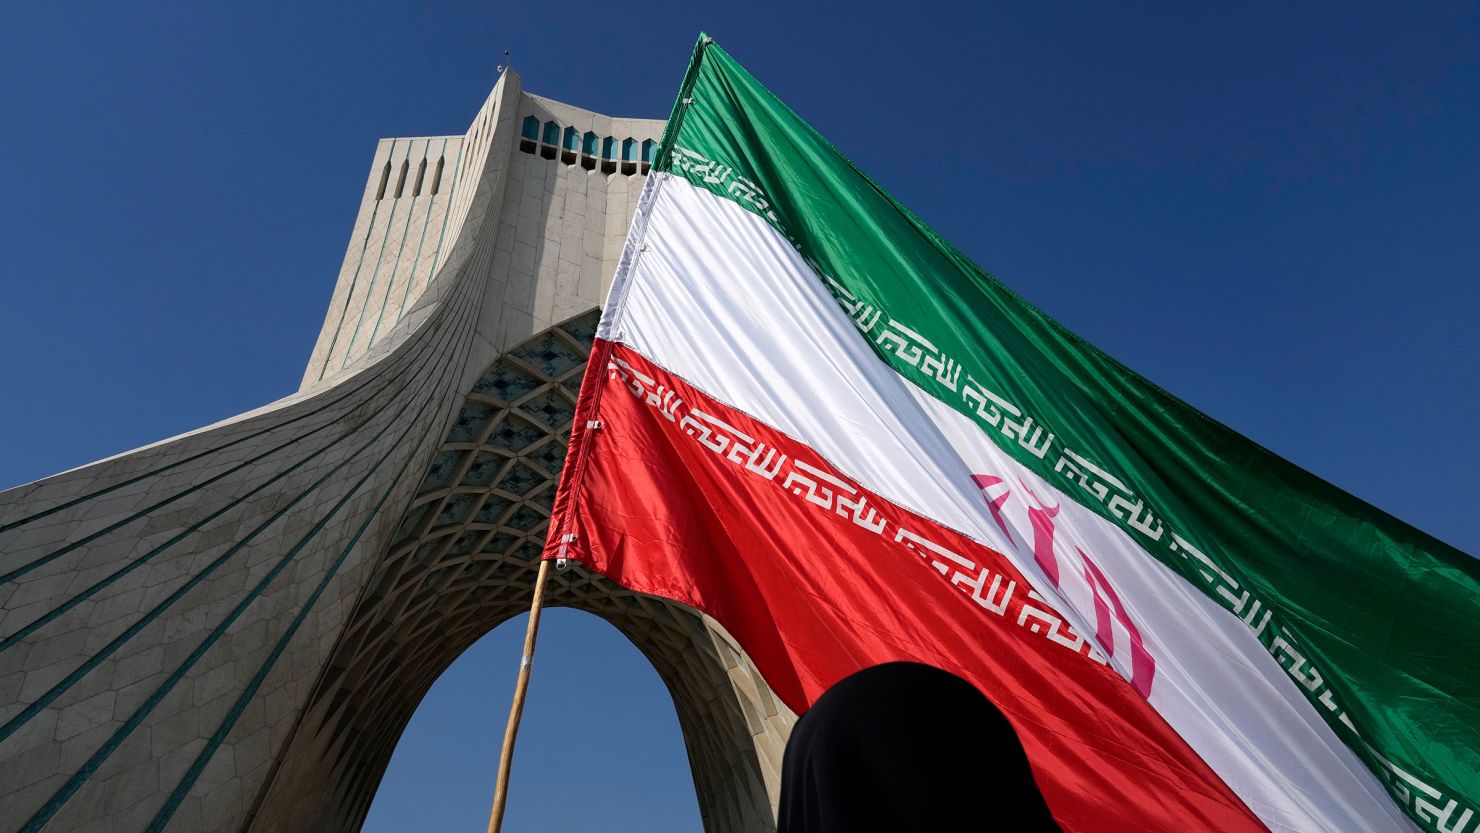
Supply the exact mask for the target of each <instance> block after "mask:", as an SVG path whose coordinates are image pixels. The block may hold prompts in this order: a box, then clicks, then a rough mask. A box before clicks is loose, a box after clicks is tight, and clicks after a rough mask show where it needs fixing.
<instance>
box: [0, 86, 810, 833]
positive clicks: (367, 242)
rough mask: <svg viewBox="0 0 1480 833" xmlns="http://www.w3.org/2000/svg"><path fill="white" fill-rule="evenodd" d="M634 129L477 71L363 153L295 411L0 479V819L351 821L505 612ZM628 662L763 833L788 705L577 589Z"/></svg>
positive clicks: (710, 821)
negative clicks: (340, 254) (444, 126)
mask: <svg viewBox="0 0 1480 833" xmlns="http://www.w3.org/2000/svg"><path fill="white" fill-rule="evenodd" d="M662 127H663V123H662V122H661V121H648V120H631V119H615V118H608V117H606V116H602V115H598V114H596V113H591V112H587V111H585V110H580V109H577V108H575V107H571V106H569V105H565V104H561V103H558V102H555V101H550V100H548V99H544V98H540V97H538V96H534V95H531V94H528V93H525V92H524V91H523V90H522V89H521V87H520V82H519V78H518V76H517V75H515V74H513V73H512V72H506V73H504V75H503V77H502V78H501V79H500V80H499V82H498V84H497V85H496V86H495V87H494V89H493V92H492V94H491V95H490V96H489V98H488V100H487V102H486V103H485V104H484V105H483V107H482V109H481V110H479V112H478V114H477V117H476V118H474V119H473V123H472V125H471V126H470V127H469V128H468V132H467V133H466V134H464V135H462V136H436V137H428V138H410V139H383V140H381V141H380V143H379V146H378V147H377V148H376V152H375V158H374V160H373V161H372V163H371V165H370V175H369V178H368V180H367V183H366V188H365V195H364V199H363V200H362V201H361V203H360V212H359V217H358V218H357V220H356V222H355V227H354V232H353V234H352V236H351V238H350V242H349V246H348V248H347V250H346V253H345V258H344V265H343V267H342V268H341V270H340V273H339V282H338V284H337V285H336V287H335V290H334V295H333V300H332V301H331V302H330V304H329V312H328V315H327V317H326V318H325V320H324V327H323V331H322V332H321V333H320V334H319V339H318V343H317V345H316V346H315V347H314V350H313V355H312V357H311V358H310V359H309V362H308V368H307V370H306V371H305V372H304V376H303V383H302V386H301V387H300V389H299V390H298V392H297V393H295V394H294V395H292V396H289V397H287V398H286V399H283V400H280V401H278V402H274V403H272V404H270V405H267V406H265V407H263V408H260V409H258V410H255V411H252V412H250V413H246V414H242V415H241V416H238V417H235V418H233V419H229V420H226V421H224V422H221V423H218V424H216V425H212V426H209V427H206V428H202V429H200V430H198V431H194V432H192V433H189V434H185V435H182V436H179V437H175V438H172V439H169V440H165V441H162V442H159V443H155V444H154V445H151V446H147V447H145V448H141V449H138V450H135V451H131V452H129V453H127V454H121V455H119V456H117V457H111V458H109V459H107V460H102V461H100V462H97V463H93V464H92V465H89V466H84V467H82V468H79V469H74V470H72V471H69V472H65V473H63V474H59V475H56V476H54V477H50V478H47V479H45V480H42V481H39V482H37V483H32V484H30V485H26V486H21V487H18V488H15V489H11V490H9V491H7V492H3V493H0V721H3V725H0V831H21V830H23V831H37V830H43V829H44V830H57V831H63V830H65V831H79V833H80V831H114V833H132V831H161V830H168V831H232V833H248V832H249V831H315V833H318V832H319V831H324V832H326V833H332V832H333V831H353V830H357V829H358V828H359V826H360V824H361V822H362V820H363V819H364V817H365V813H366V811H367V809H368V808H369V805H370V800H371V798H372V797H373V796H374V794H375V790H376V787H377V786H378V784H379V782H380V778H381V774H382V773H383V772H384V770H385V767H386V764H387V762H388V760H389V759H390V756H391V752H392V750H393V749H394V748H395V745H396V741H397V739H398V738H399V736H400V734H401V731H402V729H403V728H404V727H405V725H406V723H407V721H408V720H409V719H410V717H411V714H412V712H413V711H414V710H415V709H416V706H417V703H418V702H420V700H421V698H422V696H423V695H424V694H425V693H426V691H427V689H428V688H429V687H430V686H431V684H432V682H433V681H434V680H436V679H437V677H438V675H440V674H441V673H442V672H443V670H445V669H446V668H447V667H448V666H449V665H450V664H451V663H452V661H453V660H454V659H456V658H457V656H458V655H459V654H460V653H461V652H462V651H463V650H464V649H465V648H467V647H468V646H469V645H471V644H472V643H473V642H474V641H475V640H477V639H478V638H479V637H481V636H483V635H484V634H485V633H487V632H488V631H489V630H491V629H493V628H495V627H497V626H498V625H499V623H501V622H503V621H504V620H505V619H508V618H509V617H511V616H513V615H515V614H517V613H519V612H521V611H524V610H526V609H527V608H528V606H529V601H530V596H531V593H532V590H533V587H532V585H533V579H534V575H535V570H536V566H537V565H536V561H535V559H536V558H537V557H538V555H539V553H540V548H541V545H542V544H543V541H544V537H545V528H546V524H547V519H548V516H549V513H550V504H551V501H552V500H553V498H554V494H555V483H556V478H557V476H558V475H559V472H560V467H561V463H562V461H563V460H564V458H565V454H566V447H565V443H566V440H567V438H568V436H569V433H570V429H571V419H572V412H573V410H574V407H575V398H576V391H577V387H578V385H579V384H580V379H581V372H582V369H583V368H584V366H585V364H586V356H587V352H588V347H589V345H590V343H591V339H592V336H593V333H594V331H595V327H596V322H597V318H598V315H599V307H600V304H601V301H602V298H604V297H605V294H606V289H607V283H608V282H609V281H610V280H611V277H612V274H613V272H614V270H615V267H616V262H617V258H618V255H619V253H620V251H621V247H622V242H623V239H624V237H625V235H626V232H627V227H628V223H629V221H630V219H631V214H632V211H633V208H634V205H635V203H636V201H637V197H638V193H639V192H640V190H641V188H642V183H643V179H644V176H645V175H646V173H647V170H648V164H649V160H650V159H651V158H652V154H653V153H654V152H655V149H656V145H657V139H658V137H659V134H660V132H661V130H662ZM548 599H549V602H548V603H549V604H555V605H565V606H569V607H576V608H580V609H582V610H586V611H590V612H591V613H594V614H596V615H598V616H601V617H602V618H604V619H606V620H607V621H609V622H611V623H612V624H613V625H615V626H616V627H617V628H618V629H619V630H621V631H622V632H623V633H624V634H626V635H627V637H628V638H630V639H631V640H632V642H633V643H634V644H635V645H637V647H638V648H639V649H641V650H642V652H643V653H644V654H645V655H646V656H647V657H648V659H649V660H650V661H651V662H652V663H653V666H654V667H655V668H656V669H657V670H658V673H659V674H660V675H661V676H662V678H663V680H664V681H665V682H666V683H667V685H668V688H669V690H670V691H671V693H672V695H673V701H674V704H675V705H676V707H677V709H678V717H679V721H680V724H681V725H682V727H683V732H684V738H685V742H686V744H687V747H688V754H689V760H690V762H691V764H692V766H693V773H694V783H695V786H696V788H697V790H698V795H699V806H700V811H701V813H702V815H703V818H704V824H705V828H706V829H707V830H709V831H712V833H720V832H721V831H740V830H766V829H772V828H773V827H774V822H773V819H774V811H773V808H774V806H775V802H776V797H777V790H778V783H777V777H778V772H779V769H780V761H781V750H782V747H783V745H784V742H785V738H786V736H787V734H788V732H789V730H790V726H791V724H792V722H793V720H794V716H793V715H792V714H791V713H790V712H789V711H787V709H786V708H785V707H784V706H782V705H781V704H780V703H779V702H778V701H777V700H776V699H774V697H773V696H772V694H771V692H770V690H769V689H768V688H767V686H766V684H765V683H764V682H762V681H761V679H760V677H759V676H758V675H757V674H756V673H755V671H754V669H753V666H752V665H751V663H750V662H749V661H748V660H747V659H746V657H745V656H744V655H743V653H742V652H741V651H740V650H739V649H738V648H737V647H736V645H735V643H734V641H733V640H732V639H730V638H729V636H727V635H726V634H725V633H724V632H722V630H721V629H720V628H719V627H718V626H717V625H716V624H715V623H713V622H712V621H710V620H707V619H705V618H702V617H700V616H698V615H696V614H695V613H693V612H692V611H690V610H689V609H687V608H683V607H679V606H676V605H674V604H671V603H668V602H665V601H661V600H658V599H653V598H650V597H645V596H639V595H636V594H634V593H631V592H628V591H626V590H623V589H621V588H618V587H615V586H614V585H612V584H610V583H606V582H605V581H604V580H602V579H599V578H597V577H594V576H593V575H591V574H589V573H585V572H583V571H582V570H581V568H580V567H578V566H577V567H575V568H573V569H571V570H569V571H567V572H564V573H559V574H556V575H554V577H553V578H552V584H551V585H550V587H549V596H548Z"/></svg>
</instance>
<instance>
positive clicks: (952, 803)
mask: <svg viewBox="0 0 1480 833" xmlns="http://www.w3.org/2000/svg"><path fill="white" fill-rule="evenodd" d="M777 826H778V831H779V833H857V832H858V831H872V830H879V831H899V832H900V833H906V832H907V831H921V832H922V833H924V831H929V832H930V833H941V832H942V831H956V830H966V831H999V830H1000V831H1014V833H1037V832H1038V831H1052V832H1053V833H1059V827H1058V825H1057V824H1055V823H1054V821H1053V817H1052V816H1051V815H1050V814H1049V811H1048V806H1047V805H1046V804H1045V803H1044V801H1043V796H1042V794H1040V793H1039V791H1038V787H1037V785H1036V784H1035V783H1034V782H1033V773H1032V771H1031V770H1030V769H1029V767H1028V757H1027V755H1026V754H1025V753H1024V752H1023V746H1022V744H1021V743H1020V742H1019V741H1018V738H1017V734H1016V733H1015V732H1013V730H1012V726H1011V725H1010V724H1009V723H1008V722H1007V718H1005V717H1003V716H1002V713H1001V712H1000V711H998V710H997V708H996V707H995V706H993V705H992V704H991V702H990V701H988V700H987V698H986V697H985V696H983V695H982V693H981V692H980V691H978V690H977V689H976V687H975V686H973V685H971V684H970V683H968V682H966V681H965V680H963V679H961V678H960V677H957V676H955V675H953V674H950V673H947V672H945V671H942V670H940V669H938V668H932V667H930V666H928V665H919V664H916V663H912V662H893V663H889V664H887V665H877V666H874V667H873V668H867V669H864V670H863V671H859V672H858V673H856V674H854V675H852V676H850V677H848V678H846V679H844V680H842V681H841V682H839V683H838V684H837V685H835V686H833V687H832V688H830V689H828V690H827V692H826V693H824V694H823V695H822V696H821V697H820V698H818V700H817V702H816V704H814V705H813V706H812V708H811V709H810V710H809V711H808V712H807V713H806V714H805V715H803V716H802V718H801V719H800V720H798V721H797V724H796V726H795V727H794V729H793V730H792V735H791V740H790V741H788V742H787V745H786V755H785V758H784V760H783V763H782V767H781V812H780V816H779V819H778V825H777Z"/></svg>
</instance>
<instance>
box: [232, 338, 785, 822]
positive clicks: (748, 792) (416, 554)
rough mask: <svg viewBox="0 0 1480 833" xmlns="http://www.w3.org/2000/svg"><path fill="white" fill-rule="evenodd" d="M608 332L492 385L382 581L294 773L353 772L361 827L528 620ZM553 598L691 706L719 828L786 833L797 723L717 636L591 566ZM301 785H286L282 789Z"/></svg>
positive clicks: (347, 640)
mask: <svg viewBox="0 0 1480 833" xmlns="http://www.w3.org/2000/svg"><path fill="white" fill-rule="evenodd" d="M599 317H600V311H599V310H591V311H590V312H588V313H585V314H584V315H580V316H577V317H576V318H573V319H571V320H569V321H566V322H564V323H562V324H560V325H558V326H556V327H553V328H551V329H550V330H547V331H546V332H544V333H541V334H539V335H537V336H535V337H534V338H532V339H529V340H528V341H526V342H524V343H523V344H520V345H519V346H517V347H515V348H514V349H513V350H510V351H509V352H508V353H507V354H505V355H504V356H503V357H501V358H500V359H498V361H496V362H494V363H493V365H492V366H491V367H489V368H488V369H487V370H486V371H485V372H484V373H483V374H482V375H481V376H480V377H479V379H478V380H477V382H476V383H475V384H474V385H473V388H472V390H471V391H469V392H468V393H467V395H466V397H465V399H464V401H463V403H462V406H461V408H460V409H459V411H458V412H457V415H456V417H455V418H454V419H453V421H452V425H451V428H450V429H449V431H448V433H447V438H446V441H445V442H444V443H443V444H442V446H441V447H440V448H438V449H437V450H436V451H434V452H433V454H432V459H431V463H430V465H429V466H428V467H427V471H426V476H425V477H424V479H423V480H422V484H421V487H420V490H419V491H418V493H417V495H416V496H415V497H414V498H413V499H412V501H411V505H410V507H409V508H408V509H407V510H406V513H405V516H404V518H403V519H402V521H401V523H400V526H399V528H398V531H397V533H396V536H395V540H394V543H392V544H391V547H390V551H389V552H388V553H387V555H386V556H385V558H384V559H383V560H382V562H381V563H380V565H379V567H378V568H377V569H376V571H375V574H374V575H373V576H372V577H371V579H370V580H369V581H368V582H367V585H366V586H367V588H368V590H367V594H366V596H365V598H364V599H362V601H361V602H360V604H359V606H358V607H357V608H356V610H355V613H354V616H353V617H352V619H351V621H350V624H349V626H348V628H347V629H346V632H345V636H344V638H343V640H342V642H341V644H340V645H339V647H338V649H337V650H336V652H335V655H334V658H333V660H332V662H331V663H330V667H329V670H328V672H327V674H326V677H325V680H324V682H323V683H322V684H321V685H320V686H319V688H318V691H317V692H316V694H315V699H314V702H313V703H312V704H311V705H310V707H309V711H308V715H307V717H306V718H305V721H304V723H303V724H302V725H301V726H300V727H299V728H298V730H297V732H296V733H295V734H296V736H295V739H294V746H293V748H292V750H291V752H292V754H290V756H289V762H288V764H287V765H288V766H289V767H293V766H320V765H322V764H323V762H325V761H335V762H340V763H338V764H336V766H337V767H338V769H337V770H336V773H335V775H336V779H335V784H334V786H335V788H336V790H341V791H343V794H342V795H340V796H339V798H340V799H341V800H343V801H346V802H348V803H349V804H350V805H351V806H355V807H357V808H358V812H359V813H360V814H363V813H364V812H365V811H366V810H367V809H368V805H369V802H370V799H371V798H372V797H373V795H374V791H375V788H376V786H377V785H378V783H379V778H380V774H381V772H382V771H383V768H384V766H385V764H386V762H387V761H388V759H389V756H390V753H391V751H392V750H393V749H394V746H395V742H396V740H397V739H398V738H399V736H400V733H401V730H402V728H403V727H404V726H405V723H406V722H407V721H408V720H409V719H410V717H411V714H412V712H413V711H414V710H415V708H416V705H417V703H418V702H419V701H420V700H421V698H422V696H423V695H424V694H425V692H426V690H427V689H428V688H429V687H430V686H431V684H432V683H433V682H434V681H435V680H436V678H437V677H438V676H439V675H440V674H441V673H442V672H443V671H444V670H445V669H446V668H447V667H448V666H449V665H450V664H451V663H452V661H453V660H455V659H456V657H457V656H458V655H459V654H460V653H462V651H463V650H465V649H466V648H467V647H468V646H469V645H471V644H472V643H473V642H475V641H476V640H477V639H478V638H479V637H481V636H483V635H484V634H486V633H487V632H488V631H489V630H491V629H493V628H494V627H496V626H497V625H498V624H499V623H501V622H503V621H504V620H506V619H508V618H510V617H512V616H515V615H518V614H519V613H522V612H524V611H525V610H527V609H528V606H529V600H530V596H531V593H532V592H533V580H534V576H535V571H536V569H537V566H538V562H537V559H538V557H539V554H540V551H541V548H542V546H543V544H544V540H545V531H546V528H547V525H548V523H549V517H550V512H551V506H552V503H553V501H554V498H555V487H556V483H557V481H558V479H559V477H560V467H561V464H562V463H563V462H564V460H565V453H566V440H567V439H568V437H569V435H570V429H571V420H572V418H573V416H574V413H575V404H576V396H577V393H578V391H579V388H580V381H581V376H582V374H583V373H584V372H585V367H586V358H587V356H588V354H589V352H590V348H591V343H592V339H593V338H594V336H595V332H596V323H597V321H598V319H599ZM547 592H548V595H547V603H548V604H550V605H552V606H565V607H573V608H578V609H581V610H585V611H588V612H591V613H594V614H596V615H598V616H601V617H602V618H604V619H606V620H607V621H609V622H611V623H612V624H613V625H615V626H616V627H617V628H618V629H619V630H621V631H622V632H623V633H624V634H626V635H627V636H628V637H629V638H630V639H632V641H633V643H634V644H636V645H637V647H638V648H639V649H641V650H642V651H643V653H644V654H645V655H646V656H647V657H648V658H649V659H650V660H651V661H652V662H653V665H654V667H655V668H656V669H657V671H658V673H659V675H660V676H661V677H662V678H663V680H664V681H665V683H667V685H668V686H669V688H670V689H671V691H672V693H673V697H674V702H675V704H676V706H677V707H678V713H679V721H680V725H681V726H682V727H683V730H684V734H685V737H686V740H687V743H688V746H689V755H690V759H691V763H692V764H693V768H694V775H695V780H696V782H697V786H698V787H699V795H700V803H701V813H702V815H703V817H704V819H705V826H706V829H709V830H713V831H731V830H735V831H738V830H764V829H770V828H772V827H773V826H774V825H773V822H772V820H771V817H770V807H771V805H772V803H773V801H774V795H775V791H776V789H777V779H778V776H779V770H780V755H781V750H782V748H783V746H784V744H785V738H786V735H787V734H788V733H789V732H790V727H791V723H792V722H793V721H794V719H795V718H794V716H793V715H792V714H791V713H790V712H789V711H788V710H787V709H786V707H785V706H783V705H781V704H780V703H779V702H777V701H776V700H775V699H774V698H773V697H772V695H771V693H770V690H769V689H768V688H767V687H766V685H765V684H764V683H763V682H762V681H761V680H760V678H759V676H758V675H757V674H756V673H755V670H754V668H753V666H751V665H750V664H749V663H748V662H747V661H745V660H744V659H743V657H742V654H741V653H740V651H739V649H738V648H737V647H736V646H735V645H734V643H733V641H732V640H731V638H730V637H729V636H728V635H727V634H725V633H724V632H723V631H722V630H721V629H720V628H719V626H718V625H717V623H714V622H713V621H712V620H709V619H707V618H706V617H702V616H700V615H698V614H696V613H695V612H693V611H691V610H689V609H688V608H685V607H682V606H680V605H677V604H674V603H672V602H669V601H667V600H664V599H657V598H653V597H648V596H642V595H639V594H636V593H632V592H630V591H627V590H625V589H623V588H621V587H618V586H616V585H613V584H611V583H610V582H608V581H606V580H605V579H604V578H602V577H601V576H598V575H595V574H592V573H590V572H588V571H586V570H584V569H583V568H581V567H580V566H579V565H576V566H574V567H572V568H571V569H570V570H568V571H566V572H564V573H555V574H553V575H552V578H551V584H550V587H549V588H548V591H547ZM388 635H391V636H390V637H389V638H387V637H388ZM717 691H725V692H732V693H733V696H732V697H716V696H715V693H716V692H717ZM309 726H312V727H313V728H312V729H309V728H308V727H309ZM310 747H313V748H314V752H313V753H312V755H311V756H306V753H307V751H308V748H310ZM752 749H753V750H755V751H756V753H757V754H755V755H753V756H747V755H741V754H737V752H740V751H750V750H752ZM309 757H311V758H312V759H309ZM284 774H286V773H284ZM293 783H294V779H292V778H285V777H283V775H279V777H278V778H277V779H276V786H275V787H274V789H279V790H285V791H291V789H292V785H293ZM270 803H276V804H282V803H283V802H281V801H277V802H270ZM313 806H314V805H313V803H312V802H305V803H304V804H303V805H302V806H301V809H300V811H301V812H303V813H307V814H310V815H311V814H313V813H314V809H313ZM319 806H323V805H322V804H320V805H319ZM323 823H325V824H330V823H332V820H330V819H323ZM259 827H261V826H260V825H259ZM262 829H266V828H262Z"/></svg>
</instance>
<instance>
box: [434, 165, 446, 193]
mask: <svg viewBox="0 0 1480 833" xmlns="http://www.w3.org/2000/svg"><path fill="white" fill-rule="evenodd" d="M446 161H447V157H445V156H438V157H437V170H435V171H433V172H432V196H434V197H435V196H437V192H438V191H441V190H442V163H443V162H446Z"/></svg>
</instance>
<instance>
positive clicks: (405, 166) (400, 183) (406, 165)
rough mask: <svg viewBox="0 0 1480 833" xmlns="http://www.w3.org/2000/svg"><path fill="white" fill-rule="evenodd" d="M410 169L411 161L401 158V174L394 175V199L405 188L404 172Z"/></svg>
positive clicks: (399, 196) (398, 197) (397, 197)
mask: <svg viewBox="0 0 1480 833" xmlns="http://www.w3.org/2000/svg"><path fill="white" fill-rule="evenodd" d="M409 170H411V163H410V162H409V161H407V160H405V159H402V160H401V175H400V176H398V177H396V199H398V200H399V199H400V198H401V192H402V191H404V190H406V172H407V171H409Z"/></svg>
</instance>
